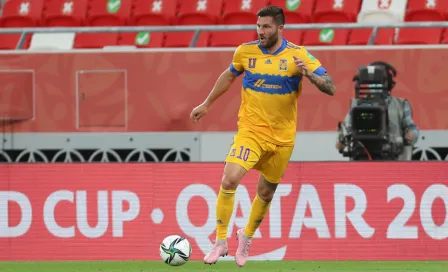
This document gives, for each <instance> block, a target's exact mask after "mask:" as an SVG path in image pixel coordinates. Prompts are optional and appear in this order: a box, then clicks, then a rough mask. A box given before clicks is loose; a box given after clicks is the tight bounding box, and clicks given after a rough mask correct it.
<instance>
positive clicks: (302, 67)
mask: <svg viewBox="0 0 448 272" xmlns="http://www.w3.org/2000/svg"><path fill="white" fill-rule="evenodd" d="M293 58H294V64H295V65H296V67H297V69H298V70H299V72H300V73H302V75H304V76H308V75H309V74H310V71H309V70H308V67H306V63H305V62H304V61H303V60H301V59H299V58H298V57H296V56H293Z"/></svg>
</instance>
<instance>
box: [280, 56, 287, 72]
mask: <svg viewBox="0 0 448 272" xmlns="http://www.w3.org/2000/svg"><path fill="white" fill-rule="evenodd" d="M287 70H288V60H285V59H281V60H280V71H287Z"/></svg>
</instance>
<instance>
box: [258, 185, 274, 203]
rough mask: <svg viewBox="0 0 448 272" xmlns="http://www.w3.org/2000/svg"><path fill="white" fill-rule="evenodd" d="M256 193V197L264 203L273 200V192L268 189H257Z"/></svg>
mask: <svg viewBox="0 0 448 272" xmlns="http://www.w3.org/2000/svg"><path fill="white" fill-rule="evenodd" d="M257 191H258V192H257V194H258V197H259V198H261V200H263V201H264V202H271V200H272V198H274V193H275V191H272V190H271V189H269V188H258V190H257Z"/></svg>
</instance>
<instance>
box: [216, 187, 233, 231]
mask: <svg viewBox="0 0 448 272" xmlns="http://www.w3.org/2000/svg"><path fill="white" fill-rule="evenodd" d="M235 192H236V190H224V189H223V188H222V187H221V188H219V194H218V201H217V202H216V238H217V239H219V240H225V239H227V230H228V227H229V221H230V217H232V213H233V203H234V202H235Z"/></svg>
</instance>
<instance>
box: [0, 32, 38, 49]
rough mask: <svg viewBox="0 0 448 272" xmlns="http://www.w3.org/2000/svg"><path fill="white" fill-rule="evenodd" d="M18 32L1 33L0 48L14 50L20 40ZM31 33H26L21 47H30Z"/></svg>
mask: <svg viewBox="0 0 448 272" xmlns="http://www.w3.org/2000/svg"><path fill="white" fill-rule="evenodd" d="M20 36H21V35H20V34H1V35H0V37H1V39H0V50H14V49H16V47H17V43H18V42H19V40H20ZM31 38H32V35H31V34H28V35H27V37H26V39H25V43H24V44H23V48H22V49H28V48H29V47H30V43H31Z"/></svg>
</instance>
